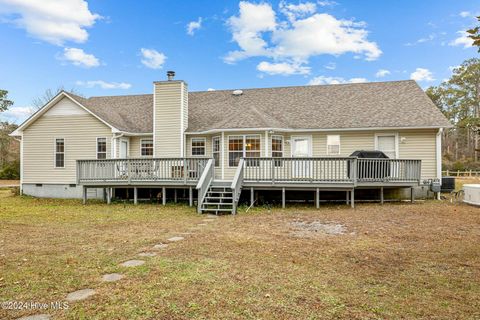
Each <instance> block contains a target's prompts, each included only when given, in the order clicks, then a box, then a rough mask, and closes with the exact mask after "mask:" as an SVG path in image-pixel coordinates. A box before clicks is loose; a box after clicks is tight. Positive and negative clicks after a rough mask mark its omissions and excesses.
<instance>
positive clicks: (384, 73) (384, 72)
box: [375, 69, 391, 78]
mask: <svg viewBox="0 0 480 320" xmlns="http://www.w3.org/2000/svg"><path fill="white" fill-rule="evenodd" d="M389 74H391V72H390V71H388V70H387V69H380V70H378V71H377V73H375V77H376V78H383V77H385V76H388V75H389Z"/></svg>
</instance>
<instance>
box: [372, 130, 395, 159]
mask: <svg viewBox="0 0 480 320" xmlns="http://www.w3.org/2000/svg"><path fill="white" fill-rule="evenodd" d="M376 138H377V141H376V149H377V150H379V151H382V152H383V153H385V155H387V156H388V157H389V158H390V159H396V158H397V137H396V135H395V134H392V135H386V134H385V135H383V134H382V135H376Z"/></svg>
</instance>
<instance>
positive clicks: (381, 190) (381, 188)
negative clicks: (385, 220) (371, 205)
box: [380, 187, 384, 204]
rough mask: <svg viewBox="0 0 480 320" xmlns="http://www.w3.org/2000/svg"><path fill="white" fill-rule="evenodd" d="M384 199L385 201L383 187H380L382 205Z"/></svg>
mask: <svg viewBox="0 0 480 320" xmlns="http://www.w3.org/2000/svg"><path fill="white" fill-rule="evenodd" d="M383 202H384V199H383V187H380V203H381V204H383Z"/></svg>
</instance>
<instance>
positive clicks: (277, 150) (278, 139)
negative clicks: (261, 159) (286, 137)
mask: <svg viewBox="0 0 480 320" xmlns="http://www.w3.org/2000/svg"><path fill="white" fill-rule="evenodd" d="M281 157H283V137H282V136H272V158H281ZM274 164H275V167H280V166H281V165H282V161H281V160H277V161H275V162H274Z"/></svg>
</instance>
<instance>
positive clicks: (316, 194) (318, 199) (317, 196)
mask: <svg viewBox="0 0 480 320" xmlns="http://www.w3.org/2000/svg"><path fill="white" fill-rule="evenodd" d="M315 206H316V207H317V209H318V208H320V188H317V189H316V190H315Z"/></svg>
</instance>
